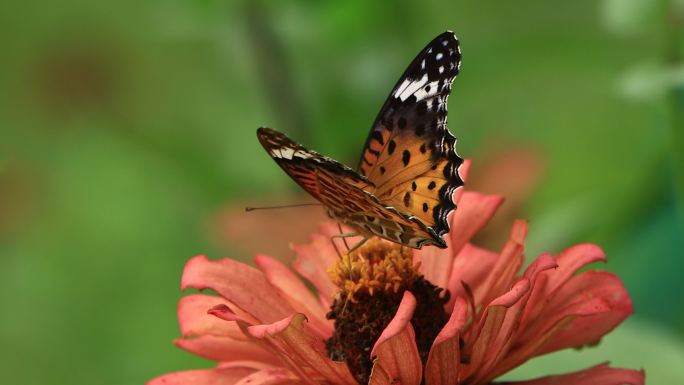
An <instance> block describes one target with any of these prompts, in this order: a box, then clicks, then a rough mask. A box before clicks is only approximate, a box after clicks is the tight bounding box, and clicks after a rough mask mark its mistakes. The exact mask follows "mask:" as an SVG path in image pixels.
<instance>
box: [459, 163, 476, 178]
mask: <svg viewBox="0 0 684 385" xmlns="http://www.w3.org/2000/svg"><path fill="white" fill-rule="evenodd" d="M472 164H473V161H472V160H470V159H465V160H464V161H463V164H462V165H461V167H459V168H458V175H459V176H460V177H461V180H462V181H464V182H465V181H466V180H467V179H468V172H469V171H470V166H472Z"/></svg>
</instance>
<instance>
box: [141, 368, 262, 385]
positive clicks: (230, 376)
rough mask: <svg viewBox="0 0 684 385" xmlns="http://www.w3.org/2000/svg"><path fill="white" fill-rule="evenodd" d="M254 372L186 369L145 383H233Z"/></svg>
mask: <svg viewBox="0 0 684 385" xmlns="http://www.w3.org/2000/svg"><path fill="white" fill-rule="evenodd" d="M253 372H254V370H253V369H248V368H228V369H202V370H187V371H183V372H175V373H169V374H165V375H163V376H159V377H157V378H155V379H152V380H151V381H149V382H148V383H147V385H216V384H234V383H236V382H237V381H239V380H240V379H241V378H244V377H246V376H249V375H250V374H252V373H253Z"/></svg>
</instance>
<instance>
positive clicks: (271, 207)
mask: <svg viewBox="0 0 684 385" xmlns="http://www.w3.org/2000/svg"><path fill="white" fill-rule="evenodd" d="M303 206H323V204H322V203H296V204H293V205H282V206H262V207H245V211H247V212H250V211H254V210H271V209H289V208H293V207H303Z"/></svg>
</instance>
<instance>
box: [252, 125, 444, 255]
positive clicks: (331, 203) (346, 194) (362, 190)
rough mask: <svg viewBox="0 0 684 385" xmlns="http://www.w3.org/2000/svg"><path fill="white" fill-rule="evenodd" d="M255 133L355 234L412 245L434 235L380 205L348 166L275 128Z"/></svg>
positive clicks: (284, 165)
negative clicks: (308, 147) (299, 142)
mask: <svg viewBox="0 0 684 385" xmlns="http://www.w3.org/2000/svg"><path fill="white" fill-rule="evenodd" d="M257 136H258V137H259V141H260V142H261V144H262V145H263V146H264V148H265V149H266V151H268V153H269V154H270V155H271V157H272V158H273V159H274V160H275V161H276V163H278V165H280V167H281V168H282V169H283V170H284V171H285V172H286V173H287V174H288V175H289V176H290V177H291V178H292V179H294V181H295V182H297V184H299V185H300V186H301V187H302V188H303V189H304V190H306V191H307V192H308V193H309V194H311V195H312V196H313V197H314V198H316V199H317V200H318V201H320V202H321V203H322V204H323V205H325V206H326V207H327V208H328V210H329V213H330V214H331V215H332V216H334V217H335V218H337V219H339V220H340V221H342V222H344V223H345V224H347V225H349V226H351V227H353V228H354V229H355V230H356V231H357V232H358V233H359V234H362V235H365V236H371V235H377V236H380V237H383V238H385V239H389V240H391V241H394V242H397V243H401V244H405V245H407V246H410V247H414V248H415V247H421V246H422V245H423V244H425V243H426V242H430V241H431V240H432V239H433V238H434V233H432V232H431V231H430V230H429V229H427V228H426V227H425V226H416V223H415V221H413V220H411V219H409V218H407V217H406V216H405V215H403V214H401V213H399V212H398V211H397V210H395V209H393V208H388V207H385V206H384V205H383V204H381V203H380V202H379V201H378V199H377V198H376V197H375V196H374V195H373V194H371V193H370V192H369V191H368V190H369V189H371V188H372V187H373V185H372V183H370V182H369V181H368V180H367V179H366V178H364V177H363V176H361V175H358V174H357V173H356V172H355V171H354V170H352V169H351V168H349V167H347V166H345V165H343V164H341V163H339V162H337V161H335V160H333V159H331V158H328V157H325V156H322V155H320V154H318V153H317V152H315V151H311V150H309V149H307V148H306V147H304V146H302V145H300V144H298V143H296V142H294V141H293V140H291V139H290V138H288V137H287V136H286V135H284V134H282V133H280V132H278V131H275V130H272V129H269V128H259V129H258V130H257Z"/></svg>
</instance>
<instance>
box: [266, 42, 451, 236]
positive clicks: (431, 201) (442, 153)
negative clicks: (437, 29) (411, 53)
mask: <svg viewBox="0 0 684 385" xmlns="http://www.w3.org/2000/svg"><path fill="white" fill-rule="evenodd" d="M460 61H461V51H460V48H459V43H458V39H457V38H456V36H455V35H454V33H453V32H451V31H447V32H444V33H442V34H441V35H439V36H437V37H436V38H435V39H433V40H432V41H431V42H430V43H428V45H427V46H426V47H425V48H423V50H422V51H420V53H419V54H418V56H416V58H415V59H413V61H412V62H411V64H410V65H409V66H408V68H407V69H406V71H405V72H404V74H403V75H402V76H401V78H399V81H398V82H397V84H396V85H395V86H394V89H393V90H392V92H391V93H390V95H389V97H388V98H387V100H386V101H385V104H384V105H383V106H382V108H381V109H380V112H379V114H378V116H377V118H376V119H375V122H374V123H373V126H372V127H371V131H370V134H369V135H368V139H367V140H366V144H365V146H364V149H363V153H362V155H361V159H360V161H359V165H358V167H357V168H356V170H354V169H352V168H350V167H347V166H345V165H343V164H341V163H339V162H337V161H336V160H334V159H331V158H329V157H326V156H323V155H321V154H319V153H317V152H315V151H312V150H309V149H308V148H306V147H304V146H302V145H301V144H298V143H296V142H295V141H293V140H292V139H290V138H288V137H287V136H286V135H285V134H283V133H280V132H278V131H275V130H273V129H270V128H265V127H262V128H259V129H258V130H257V136H258V138H259V141H260V142H261V144H262V145H263V147H264V148H265V149H266V151H267V152H268V153H269V154H270V156H271V157H272V158H273V159H274V160H275V161H276V163H278V165H279V166H280V167H281V168H282V169H283V170H284V171H285V172H286V173H287V174H288V175H289V176H290V177H291V178H292V179H294V181H295V182H297V183H298V184H299V185H300V186H301V187H302V188H303V189H304V190H306V191H307V192H308V193H309V194H311V195H312V196H313V197H314V198H316V199H317V200H318V201H320V202H321V203H322V204H323V205H324V206H325V207H326V208H327V212H328V215H329V216H330V217H331V218H334V219H336V220H337V221H338V222H340V223H343V224H345V225H347V226H348V227H350V228H351V229H353V230H354V234H349V235H350V236H351V235H360V236H362V237H363V239H362V240H361V242H359V244H357V246H355V247H354V248H356V247H358V245H360V244H361V243H363V242H364V241H365V240H366V239H368V238H369V237H371V236H374V235H375V236H378V237H381V238H384V239H387V240H390V241H392V242H396V243H399V244H401V245H404V246H409V247H412V248H416V249H420V248H422V247H423V246H426V245H434V246H437V247H440V248H446V247H447V244H446V242H445V241H444V240H443V239H442V236H443V235H444V234H446V233H448V232H449V215H450V213H451V212H452V211H453V210H455V208H456V204H455V202H454V200H453V198H454V192H455V191H456V189H457V188H459V187H461V186H463V180H462V178H461V177H460V175H459V167H460V166H461V165H462V164H463V159H462V158H460V157H459V156H458V154H457V153H456V148H455V146H456V138H455V137H454V136H453V135H452V134H451V133H450V132H449V130H448V128H447V126H446V120H447V98H448V96H449V93H450V91H451V83H452V82H453V80H454V78H455V77H456V75H457V74H458V73H459V70H460ZM343 236H344V235H343Z"/></svg>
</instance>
